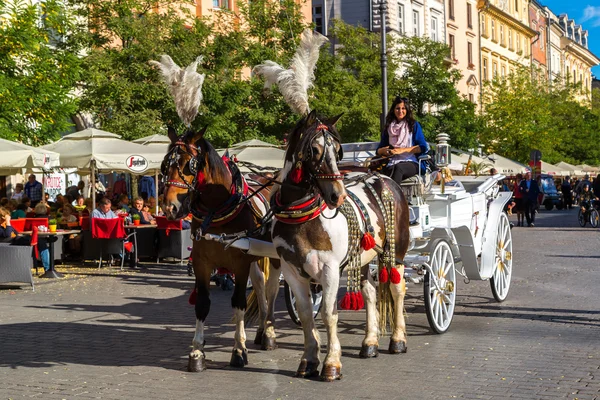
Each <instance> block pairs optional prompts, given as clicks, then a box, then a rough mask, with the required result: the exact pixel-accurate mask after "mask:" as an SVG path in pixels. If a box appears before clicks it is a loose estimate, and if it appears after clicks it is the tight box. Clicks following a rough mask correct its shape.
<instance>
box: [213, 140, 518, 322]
mask: <svg viewBox="0 0 600 400" xmlns="http://www.w3.org/2000/svg"><path fill="white" fill-rule="evenodd" d="M376 146H377V143H360V144H349V145H343V146H342V147H343V148H344V153H345V154H347V155H350V154H352V153H355V154H356V153H362V154H365V152H367V153H368V152H370V151H374V150H375V148H376ZM441 146H442V147H441V148H440V146H439V145H438V153H439V151H440V150H441V151H442V152H443V151H444V144H441ZM438 158H439V159H441V158H442V157H439V156H438ZM446 160H447V159H446ZM438 161H439V160H438ZM447 161H449V160H447ZM367 162H368V160H361V159H360V158H354V157H352V156H350V157H347V158H345V159H344V161H343V162H342V163H340V164H341V166H342V167H341V168H344V167H357V166H359V167H360V166H364V165H365V164H366V163H367ZM503 178H504V176H503V175H501V174H497V175H494V176H456V177H454V180H455V181H456V182H459V183H458V184H456V185H452V186H450V185H441V184H434V183H433V182H432V177H431V176H430V174H429V172H426V173H423V174H422V175H420V176H419V177H413V178H409V179H408V180H406V181H404V182H403V183H402V185H401V187H402V188H403V189H404V190H403V191H404V193H405V195H406V196H407V200H408V201H409V203H410V205H409V208H410V245H409V250H408V253H407V254H406V256H405V258H404V260H403V263H404V265H405V267H406V268H405V277H406V278H407V283H412V284H422V285H423V291H424V302H425V309H426V313H427V319H428V321H429V324H430V326H431V329H433V331H435V332H436V333H444V332H446V331H447V330H448V328H449V327H450V323H451V322H452V317H453V315H454V306H455V302H456V293H457V280H458V279H460V278H459V277H462V278H463V279H464V281H465V282H466V283H468V282H470V281H471V280H482V281H485V280H489V281H490V286H491V290H492V294H493V296H494V298H495V299H496V300H497V301H499V302H502V301H504V300H505V299H506V297H507V296H508V291H509V288H510V281H511V277H512V235H511V227H510V223H509V220H508V217H507V215H506V213H505V212H504V208H505V205H506V203H507V202H508V201H510V199H511V196H512V194H511V193H510V192H501V191H500V185H498V182H499V181H500V180H502V179H503ZM212 239H217V240H219V239H220V238H216V237H213V238H212ZM233 247H239V248H242V249H244V250H248V249H250V248H252V250H250V251H252V252H253V253H255V254H256V255H265V256H269V257H274V258H276V257H277V254H276V251H275V249H274V248H272V247H271V244H267V243H263V242H257V241H252V239H246V238H245V239H241V240H240V241H239V242H237V243H235V244H233ZM376 265H377V264H376V262H375V263H374V264H373V268H372V273H373V274H374V275H375V276H376V274H377V266H376ZM315 288H316V290H315ZM312 289H313V293H312V297H313V314H314V315H315V316H316V315H317V314H318V312H319V309H320V307H321V300H322V298H321V295H322V294H321V293H320V292H319V289H318V286H315V285H313V286H312ZM285 297H286V306H287V308H288V312H289V314H290V316H291V318H292V320H293V321H294V322H296V323H297V324H299V323H300V322H299V318H298V314H297V310H295V301H294V295H293V293H292V292H291V290H290V289H289V287H287V286H286V287H285Z"/></svg>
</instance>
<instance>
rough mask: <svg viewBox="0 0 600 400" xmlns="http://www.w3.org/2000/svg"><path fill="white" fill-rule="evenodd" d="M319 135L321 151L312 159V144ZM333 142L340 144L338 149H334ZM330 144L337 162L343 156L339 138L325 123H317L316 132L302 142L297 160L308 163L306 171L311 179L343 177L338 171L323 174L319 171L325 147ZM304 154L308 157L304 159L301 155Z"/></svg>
mask: <svg viewBox="0 0 600 400" xmlns="http://www.w3.org/2000/svg"><path fill="white" fill-rule="evenodd" d="M321 136H322V137H323V140H324V146H323V152H322V154H321V156H320V157H319V159H318V160H316V161H314V158H315V157H314V153H313V146H312V144H313V142H314V141H315V140H317V139H318V138H320V137H321ZM334 142H337V144H338V145H339V146H340V149H339V150H338V151H335V143H334ZM330 146H333V147H334V153H335V162H336V164H337V163H338V162H339V161H340V160H341V159H342V158H343V156H344V153H343V150H342V146H341V143H340V140H339V139H338V138H337V137H335V136H334V135H333V134H332V133H331V132H330V131H329V128H328V127H327V125H325V124H323V123H319V125H318V126H317V129H316V134H315V135H313V136H312V137H309V138H308V139H307V140H305V144H304V146H302V150H300V152H299V153H298V154H297V159H298V162H307V163H308V166H309V168H308V170H309V171H308V172H309V173H310V179H311V180H312V179H315V180H333V181H337V180H342V179H344V175H343V174H340V173H337V174H324V173H322V172H321V168H322V167H323V163H324V162H325V155H326V154H327V148H328V147H330ZM306 147H308V149H309V151H308V152H306V151H304V150H305V149H306ZM304 154H308V155H309V156H310V157H308V158H307V159H305V158H304V157H303V155H304Z"/></svg>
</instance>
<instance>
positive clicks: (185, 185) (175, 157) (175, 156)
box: [162, 138, 200, 191]
mask: <svg viewBox="0 0 600 400" xmlns="http://www.w3.org/2000/svg"><path fill="white" fill-rule="evenodd" d="M180 151H181V152H183V153H184V154H187V155H189V156H190V161H188V168H189V170H190V173H191V175H192V177H193V178H192V181H191V182H188V181H187V180H186V176H185V174H184V173H183V171H182V170H181V167H180V166H179V159H180V158H181V156H182V154H181V153H180ZM198 155H199V151H198V147H197V146H195V145H193V144H189V143H185V142H184V141H183V139H182V138H179V139H177V141H176V142H175V143H174V145H173V147H172V148H171V149H170V150H169V152H168V153H167V155H166V164H165V165H163V170H162V175H163V183H164V185H165V187H169V186H175V187H178V188H181V189H187V190H189V191H194V190H196V183H197V179H198V168H199V163H200V162H199V161H198ZM173 167H175V168H177V173H178V175H179V179H181V181H173V180H169V177H168V174H167V169H170V168H173Z"/></svg>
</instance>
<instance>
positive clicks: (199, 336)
mask: <svg viewBox="0 0 600 400" xmlns="http://www.w3.org/2000/svg"><path fill="white" fill-rule="evenodd" d="M194 262H195V263H196V262H198V261H196V259H195V258H194ZM194 270H195V273H196V290H197V295H196V306H195V311H196V332H195V333H194V339H193V340H192V351H191V353H190V355H189V357H188V371H189V372H202V371H204V370H205V369H206V357H205V354H204V342H205V341H204V321H205V320H206V317H207V316H208V313H209V311H210V297H209V291H208V288H209V283H210V269H208V268H203V269H201V268H200V266H199V265H198V264H196V265H195V268H194Z"/></svg>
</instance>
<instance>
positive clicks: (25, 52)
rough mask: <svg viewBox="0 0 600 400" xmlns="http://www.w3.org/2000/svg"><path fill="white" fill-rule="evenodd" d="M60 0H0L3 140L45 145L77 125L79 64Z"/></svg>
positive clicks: (0, 128) (67, 15)
mask: <svg viewBox="0 0 600 400" xmlns="http://www.w3.org/2000/svg"><path fill="white" fill-rule="evenodd" d="M71 19H72V16H71V15H70V13H69V11H68V10H67V9H66V8H65V7H63V5H62V3H61V2H60V1H55V0H45V1H41V2H39V3H38V4H37V5H32V4H31V3H30V2H29V1H25V0H14V1H4V0H0V136H1V137H4V138H7V139H11V140H17V141H21V142H25V143H28V144H31V145H36V146H37V145H42V144H45V143H48V142H49V141H52V140H55V139H58V138H59V134H60V133H61V132H64V131H66V130H68V129H69V127H70V126H71V125H72V123H71V121H70V117H71V116H72V115H73V114H74V113H75V111H76V109H77V97H76V96H75V93H74V90H75V85H76V83H77V81H78V79H79V74H80V60H79V58H78V57H77V56H76V49H74V48H72V47H71V45H72V42H71V40H70V37H71V33H72V30H73V26H72V25H71V23H70V21H71Z"/></svg>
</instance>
